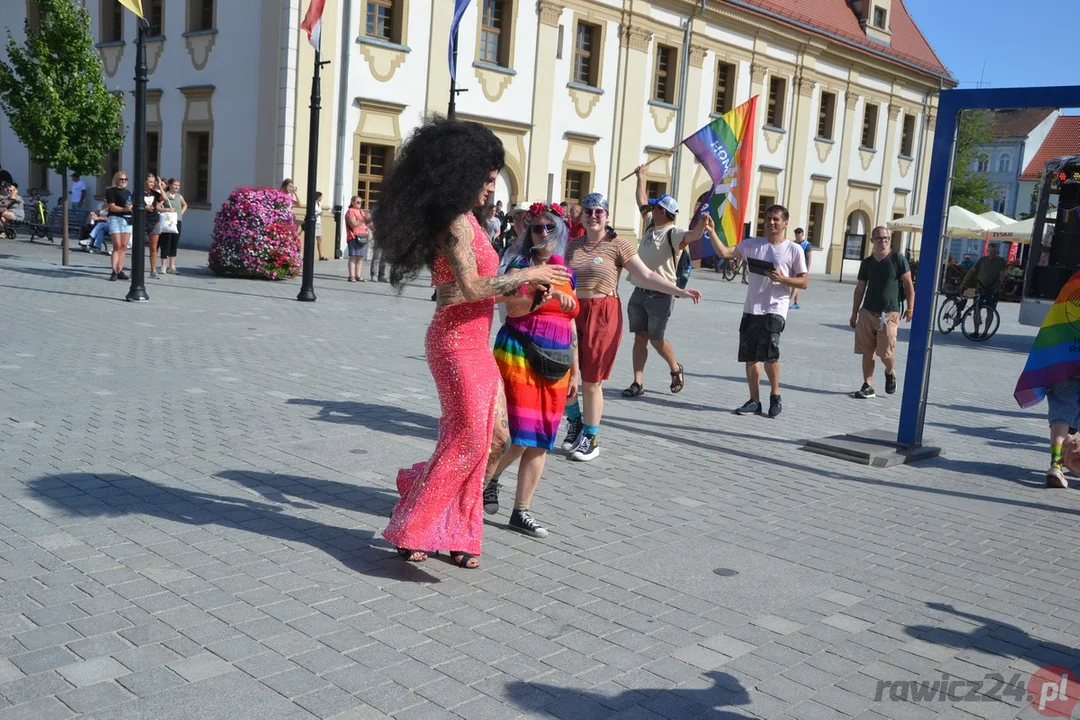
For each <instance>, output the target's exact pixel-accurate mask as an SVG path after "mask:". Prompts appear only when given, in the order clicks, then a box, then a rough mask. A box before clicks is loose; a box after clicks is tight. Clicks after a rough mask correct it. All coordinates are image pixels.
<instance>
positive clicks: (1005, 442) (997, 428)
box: [926, 422, 1049, 450]
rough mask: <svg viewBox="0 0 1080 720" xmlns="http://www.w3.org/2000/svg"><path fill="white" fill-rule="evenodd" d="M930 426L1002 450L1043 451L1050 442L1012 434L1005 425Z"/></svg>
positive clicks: (1027, 435) (1042, 438)
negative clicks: (982, 440) (973, 438)
mask: <svg viewBox="0 0 1080 720" xmlns="http://www.w3.org/2000/svg"><path fill="white" fill-rule="evenodd" d="M926 424H927V425H929V426H933V427H939V428H944V429H945V430H952V431H953V433H954V434H956V435H963V436H965V437H977V438H983V439H985V440H986V441H987V442H986V444H987V445H990V446H992V447H1000V448H1011V449H1017V448H1018V446H1030V447H1031V448H1032V449H1042V448H1043V447H1046V444H1047V442H1049V441H1048V440H1047V439H1046V438H1044V437H1039V436H1036V435H1032V434H1030V433H1018V432H1011V431H1010V430H1009V429H1008V427H1007V426H1004V425H991V426H989V427H973V426H970V425H968V426H964V427H961V426H958V425H955V424H949V423H939V422H928V423H926ZM1020 449H1025V450H1026V449H1028V448H1027V447H1020Z"/></svg>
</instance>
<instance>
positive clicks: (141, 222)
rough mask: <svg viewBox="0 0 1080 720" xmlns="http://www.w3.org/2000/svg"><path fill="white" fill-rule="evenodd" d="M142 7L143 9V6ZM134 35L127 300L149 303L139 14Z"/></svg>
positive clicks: (142, 25) (143, 74)
mask: <svg viewBox="0 0 1080 720" xmlns="http://www.w3.org/2000/svg"><path fill="white" fill-rule="evenodd" d="M140 9H141V8H140ZM136 25H137V26H138V30H137V31H136V34H135V172H134V173H128V191H129V192H130V193H131V211H132V213H131V215H132V217H131V235H132V237H131V287H130V288H129V289H128V294H127V298H126V299H127V301H128V302H148V301H149V300H150V296H149V295H147V294H146V287H145V273H146V203H145V202H144V201H143V191H142V190H139V189H138V186H139V185H143V186H144V187H145V184H146V84H147V82H148V80H149V78H148V77H147V69H146V28H147V26H148V25H149V23H148V22H147V21H146V20H145V19H144V18H143V17H142V16H139V19H138V22H137V23H136Z"/></svg>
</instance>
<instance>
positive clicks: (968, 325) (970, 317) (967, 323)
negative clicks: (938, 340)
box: [960, 305, 1001, 342]
mask: <svg viewBox="0 0 1080 720" xmlns="http://www.w3.org/2000/svg"><path fill="white" fill-rule="evenodd" d="M976 311H977V312H978V313H979V315H978V320H979V325H978V327H977V328H976V326H975V320H976V315H975V313H976ZM999 325H1001V315H999V314H998V311H997V308H995V307H988V306H986V305H976V306H974V307H972V308H969V309H968V310H967V312H965V313H964V317H962V318H961V319H960V332H962V333H964V337H966V338H967V339H968V340H971V341H973V342H986V341H987V340H989V339H990V338H992V337H994V333H996V332H997V331H998V326H999ZM976 331H977V332H976Z"/></svg>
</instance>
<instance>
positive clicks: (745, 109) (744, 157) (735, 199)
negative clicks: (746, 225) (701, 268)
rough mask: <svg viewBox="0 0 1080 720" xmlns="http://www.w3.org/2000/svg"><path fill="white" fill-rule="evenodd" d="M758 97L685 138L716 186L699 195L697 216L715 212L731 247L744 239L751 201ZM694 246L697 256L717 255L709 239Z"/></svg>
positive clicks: (718, 226)
mask: <svg viewBox="0 0 1080 720" xmlns="http://www.w3.org/2000/svg"><path fill="white" fill-rule="evenodd" d="M757 99H758V96H757V95H755V96H754V97H752V98H750V99H749V100H747V101H746V102H744V103H743V104H742V105H739V106H738V107H737V108H734V109H732V110H730V111H728V112H726V113H724V114H723V115H721V116H720V117H718V118H716V119H715V120H713V121H712V122H711V123H709V124H708V125H706V126H705V127H703V128H701V129H700V130H698V131H697V132H696V133H694V134H693V135H691V136H690V137H688V138H686V140H684V141H683V142H684V143H685V144H686V147H688V148H690V151H691V152H693V153H694V157H696V158H697V159H698V162H700V163H701V164H702V165H703V166H704V167H705V170H706V171H707V172H708V173H709V178H710V179H711V180H712V188H710V189H709V190H708V191H706V192H705V194H704V195H702V196H701V197H700V198H698V207H697V209H696V210H695V212H694V215H695V217H698V216H704V215H705V214H706V213H711V214H712V216H713V222H714V223H716V234H717V235H718V236H719V237H720V240H721V241H722V242H723V243H724V244H725V245H727V246H729V247H730V246H733V245H737V244H738V243H739V242H740V241H741V240H742V228H743V218H744V217H745V215H746V211H747V205H748V203H749V202H750V177H751V173H752V172H753V165H754V135H755V134H756V131H757V127H756V125H755V124H754V118H755V117H756V116H757ZM694 246H696V247H694ZM694 246H692V247H691V249H690V254H691V256H692V257H694V258H702V257H708V256H710V255H713V254H715V253H714V252H713V249H712V243H710V242H709V240H708V238H702V240H700V241H699V242H698V243H694Z"/></svg>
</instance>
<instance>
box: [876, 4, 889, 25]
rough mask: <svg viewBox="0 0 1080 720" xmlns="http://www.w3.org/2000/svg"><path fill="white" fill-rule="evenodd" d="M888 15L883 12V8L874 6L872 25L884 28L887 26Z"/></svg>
mask: <svg viewBox="0 0 1080 720" xmlns="http://www.w3.org/2000/svg"><path fill="white" fill-rule="evenodd" d="M887 20H888V15H887V14H886V13H885V8H881V7H876V8H874V27H876V28H877V29H878V30H885V29H886V27H887V22H886V21H887Z"/></svg>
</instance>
